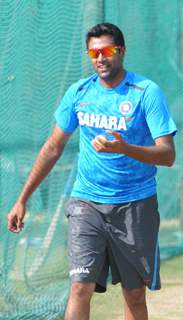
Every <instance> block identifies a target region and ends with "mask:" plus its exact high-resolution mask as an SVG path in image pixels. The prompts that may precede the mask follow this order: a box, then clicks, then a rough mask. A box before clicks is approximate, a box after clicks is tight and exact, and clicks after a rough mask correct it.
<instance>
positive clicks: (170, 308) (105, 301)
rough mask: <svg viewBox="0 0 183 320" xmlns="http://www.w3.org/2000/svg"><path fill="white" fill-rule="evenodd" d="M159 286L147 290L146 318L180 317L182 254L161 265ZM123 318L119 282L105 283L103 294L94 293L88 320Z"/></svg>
mask: <svg viewBox="0 0 183 320" xmlns="http://www.w3.org/2000/svg"><path fill="white" fill-rule="evenodd" d="M161 279H162V289H161V290H159V291H156V292H154V291H150V290H148V291H147V303H148V310H149V320H182V319H183V255H182V256H180V257H177V258H174V259H171V260H168V261H165V262H162V264H161ZM101 319H105V320H122V319H123V300H122V295H121V288H120V285H116V286H112V285H109V286H108V290H107V292H106V293H105V294H95V295H94V298H93V302H92V307H91V320H101Z"/></svg>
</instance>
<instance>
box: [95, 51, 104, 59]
mask: <svg viewBox="0 0 183 320" xmlns="http://www.w3.org/2000/svg"><path fill="white" fill-rule="evenodd" d="M104 59H105V57H104V56H103V55H102V52H100V53H99V55H98V58H97V60H98V61H102V60H104Z"/></svg>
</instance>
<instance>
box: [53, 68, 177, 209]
mask: <svg viewBox="0 0 183 320" xmlns="http://www.w3.org/2000/svg"><path fill="white" fill-rule="evenodd" d="M55 119H56V122H57V125H58V126H59V127H60V128H62V130H63V131H64V132H68V133H71V132H73V131H74V130H75V129H76V128H77V127H79V130H80V153H79V159H78V171H77V177H76V181H75V183H74V187H73V190H72V193H71V196H74V197H80V198H84V199H88V200H90V201H95V202H100V203H125V202H129V201H135V200H139V199H143V198H146V197H149V196H151V195H153V194H155V193H156V179H155V176H156V166H155V165H152V164H146V163H143V162H140V161H137V160H135V159H133V158H130V157H128V156H126V155H125V154H117V153H103V152H101V153H98V152H96V151H95V149H94V148H93V147H92V140H93V139H94V138H95V136H97V135H99V134H103V135H106V136H107V137H108V138H109V139H113V137H112V136H111V135H109V134H108V133H107V132H106V131H107V130H113V131H117V132H119V133H120V134H121V136H122V137H123V139H124V140H125V141H126V142H127V143H129V144H134V145H139V146H152V145H154V144H155V142H154V140H155V139H156V138H158V137H161V136H164V135H169V134H173V135H174V134H175V132H176V126H175V123H174V121H173V120H172V117H171V116H170V112H169V110H168V106H167V102H166V99H165V97H164V94H163V93H162V91H161V89H160V88H159V86H158V85H157V84H156V83H154V82H153V81H151V80H149V79H146V78H144V77H142V76H140V75H137V74H135V73H133V72H128V71H127V72H126V76H125V78H124V80H123V81H122V82H121V83H120V84H119V85H118V86H116V87H114V88H109V89H108V88H104V87H103V86H102V85H101V84H100V80H99V77H98V76H97V75H93V76H92V77H90V78H87V79H82V80H80V81H78V82H77V83H75V84H74V85H72V86H71V87H70V88H69V89H68V91H67V92H66V94H65V95H64V97H63V99H62V100H61V103H60V105H59V107H58V109H57V110H56V112H55Z"/></svg>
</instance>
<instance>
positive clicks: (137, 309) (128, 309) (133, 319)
mask: <svg viewBox="0 0 183 320" xmlns="http://www.w3.org/2000/svg"><path fill="white" fill-rule="evenodd" d="M123 294H124V299H125V320H148V313H147V306H146V296H145V287H143V288H139V289H123Z"/></svg>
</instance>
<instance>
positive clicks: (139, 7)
mask: <svg viewBox="0 0 183 320" xmlns="http://www.w3.org/2000/svg"><path fill="white" fill-rule="evenodd" d="M105 21H108V22H112V23H115V24H117V25H118V26H119V27H120V28H121V29H122V30H123V32H124V34H125V38H126V46H127V52H126V58H125V67H126V68H127V69H129V70H133V71H136V72H138V73H141V74H143V75H145V76H147V77H149V78H151V79H152V80H154V81H156V82H157V83H158V84H159V85H160V86H161V87H162V89H163V91H164V92H165V95H166V97H167V100H168V102H169V105H170V109H171V112H172V115H173V117H174V120H175V122H176V124H177V127H178V134H177V136H176V137H175V143H176V149H177V160H176V163H175V165H174V166H173V167H172V168H168V169H167V168H159V174H158V178H157V179H158V184H159V189H158V190H159V193H158V194H159V196H158V198H159V202H160V213H161V221H162V222H161V230H160V248H161V257H162V259H167V258H169V257H172V256H174V255H177V254H179V253H181V252H183V200H182V198H183V173H182V172H183V171H182V163H183V159H182V158H183V149H182V145H183V112H182V110H181V108H182V101H183V58H182V57H183V32H182V30H183V1H181V0H180V1H179V0H174V1H167V0H153V1H149V2H147V1H145V0H139V1H133V0H128V1H127V0H126V1H120V0H113V1H111V0H106V1H105V0H104V1H102V0H92V1H86V0H78V1H76V0H70V1H66V0H55V1H51V0H44V1H43V0H37V1H36V0H35V1H33V0H32V1H26V0H6V1H3V0H0V85H1V90H0V151H1V153H0V212H1V224H0V235H1V242H0V250H1V251H0V319H2V320H6V319H8V320H16V319H24V320H25V319H34V320H35V319H37V320H39V319H40V320H42V319H44V320H47V319H52V320H53V319H62V318H63V314H64V310H65V306H66V302H67V299H68V291H69V278H68V265H67V263H68V262H67V220H66V218H65V216H64V205H65V202H66V201H67V198H68V196H69V193H70V190H71V188H72V184H73V181H74V178H75V172H76V166H77V155H78V132H76V133H75V134H74V135H73V137H72V138H71V140H70V142H69V143H68V145H67V147H66V149H65V151H64V155H63V157H62V158H61V159H60V160H59V161H58V163H57V164H56V166H55V167H54V169H53V171H52V173H51V174H50V175H49V176H48V177H47V178H46V180H45V181H44V182H43V183H42V185H41V186H40V187H39V189H38V190H37V191H36V192H35V193H34V195H33V196H32V197H31V199H30V201H29V203H28V207H27V217H26V223H25V228H24V231H22V233H21V234H20V235H18V236H17V235H14V234H11V233H10V232H8V231H7V226H6V215H7V213H8V211H9V210H10V209H11V207H12V206H13V204H14V202H15V200H16V199H17V196H18V194H19V193H20V191H21V189H22V186H23V184H24V182H25V180H26V177H27V175H28V173H29V172H30V169H31V167H32V165H33V162H34V160H35V158H36V155H37V154H38V152H39V150H40V148H41V146H42V145H43V144H44V142H45V140H46V139H47V137H48V136H49V135H50V133H51V131H52V128H53V126H54V119H53V113H54V111H55V110H56V108H57V106H58V104H59V101H60V99H61V97H62V96H63V94H64V92H65V90H66V89H67V88H68V86H69V85H70V84H72V83H73V82H75V81H77V80H78V79H79V78H82V77H86V76H88V75H89V74H91V73H92V72H93V70H92V68H91V65H90V62H89V60H88V57H87V56H86V54H85V33H86V32H87V30H88V29H89V28H90V27H92V26H93V25H94V24H96V23H99V22H105Z"/></svg>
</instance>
